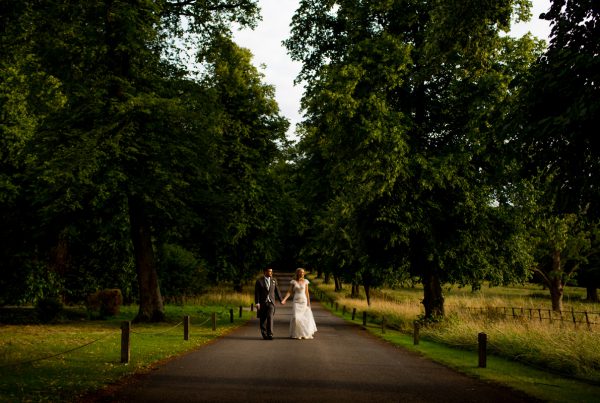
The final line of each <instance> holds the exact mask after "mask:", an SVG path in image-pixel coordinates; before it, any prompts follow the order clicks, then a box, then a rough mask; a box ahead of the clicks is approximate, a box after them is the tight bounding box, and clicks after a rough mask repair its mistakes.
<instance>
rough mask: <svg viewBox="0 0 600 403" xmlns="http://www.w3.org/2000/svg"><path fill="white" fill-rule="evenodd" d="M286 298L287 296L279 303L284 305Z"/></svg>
mask: <svg viewBox="0 0 600 403" xmlns="http://www.w3.org/2000/svg"><path fill="white" fill-rule="evenodd" d="M286 300H287V297H286V298H284V299H282V300H281V305H285V301H286Z"/></svg>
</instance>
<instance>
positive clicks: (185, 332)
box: [183, 315, 190, 340]
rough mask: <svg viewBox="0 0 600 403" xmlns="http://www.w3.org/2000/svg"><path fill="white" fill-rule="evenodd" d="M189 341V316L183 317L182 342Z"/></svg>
mask: <svg viewBox="0 0 600 403" xmlns="http://www.w3.org/2000/svg"><path fill="white" fill-rule="evenodd" d="M189 339H190V315H185V316H184V317H183V340H189Z"/></svg>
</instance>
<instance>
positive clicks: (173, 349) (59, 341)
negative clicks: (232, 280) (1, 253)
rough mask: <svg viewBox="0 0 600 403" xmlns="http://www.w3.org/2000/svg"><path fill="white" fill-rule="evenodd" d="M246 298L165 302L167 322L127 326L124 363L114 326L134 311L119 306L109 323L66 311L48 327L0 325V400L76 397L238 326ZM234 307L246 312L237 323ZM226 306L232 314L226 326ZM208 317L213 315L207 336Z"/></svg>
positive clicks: (220, 296)
mask: <svg viewBox="0 0 600 403" xmlns="http://www.w3.org/2000/svg"><path fill="white" fill-rule="evenodd" d="M250 301H251V299H250V296H249V295H242V296H231V297H230V296H228V295H227V293H217V294H215V293H213V294H212V296H210V297H209V298H208V299H205V301H198V302H200V303H202V302H203V303H202V304H201V305H185V306H175V305H167V306H166V307H165V311H166V315H167V318H168V321H167V322H165V323H158V324H133V325H132V328H131V334H130V340H131V359H130V362H129V363H128V364H122V363H121V362H120V360H121V329H120V326H121V323H122V322H123V321H129V320H131V319H133V318H134V317H135V315H136V313H137V307H136V306H127V307H122V308H121V312H120V314H119V315H118V316H116V317H113V318H110V319H108V320H93V321H90V320H85V315H84V313H83V311H82V310H81V309H79V312H77V309H71V310H70V312H69V313H70V314H69V317H70V319H68V320H62V321H59V322H57V323H53V324H22V325H13V324H10V325H0V401H1V402H65V401H73V400H76V399H77V398H79V397H81V396H83V395H85V394H86V393H89V392H93V391H97V390H101V389H102V388H104V387H106V386H107V385H110V384H111V383H114V382H116V381H118V380H119V379H121V378H123V377H126V376H129V375H133V374H136V373H141V372H145V371H148V370H150V369H151V368H152V367H153V366H154V365H156V364H157V363H159V362H161V361H164V360H166V359H169V358H171V357H174V356H178V355H180V354H182V353H184V352H187V351H191V350H194V349H197V348H198V347H200V346H202V345H203V344H206V343H207V342H209V341H211V340H214V339H215V338H217V337H219V336H221V335H223V334H225V333H227V332H230V331H231V330H232V329H234V328H237V327H239V326H241V325H242V324H244V323H246V322H247V321H248V320H249V319H250V318H251V317H252V313H251V312H250V311H249V306H250V303H251V302H250ZM240 306H244V307H245V308H244V309H243V311H242V317H241V318H240V317H239V307H240ZM230 309H233V311H234V322H233V323H231V322H230ZM213 312H214V313H215V314H216V318H217V326H216V330H214V331H213V330H212V320H211V316H212V313H213ZM184 315H189V316H190V319H191V326H190V335H189V340H187V341H186V340H184V337H183V323H182V320H183V317H184ZM76 318H79V319H76Z"/></svg>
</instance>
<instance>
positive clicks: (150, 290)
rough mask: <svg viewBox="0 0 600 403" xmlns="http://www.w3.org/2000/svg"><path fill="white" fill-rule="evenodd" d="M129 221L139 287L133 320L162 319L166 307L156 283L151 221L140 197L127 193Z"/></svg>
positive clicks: (156, 320)
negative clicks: (137, 303) (138, 296)
mask: <svg viewBox="0 0 600 403" xmlns="http://www.w3.org/2000/svg"><path fill="white" fill-rule="evenodd" d="M129 221H130V225H131V240H132V242H133V252H134V255H135V267H136V270H137V277H138V285H139V289H140V309H139V312H138V314H137V316H136V317H135V319H134V322H161V321H164V320H165V311H164V306H163V300H162V297H161V295H160V288H159V285H158V275H157V272H156V261H155V259H154V249H153V248H152V237H151V232H150V224H149V222H148V218H147V217H146V215H145V212H144V209H143V205H142V202H141V200H140V199H139V197H136V196H129Z"/></svg>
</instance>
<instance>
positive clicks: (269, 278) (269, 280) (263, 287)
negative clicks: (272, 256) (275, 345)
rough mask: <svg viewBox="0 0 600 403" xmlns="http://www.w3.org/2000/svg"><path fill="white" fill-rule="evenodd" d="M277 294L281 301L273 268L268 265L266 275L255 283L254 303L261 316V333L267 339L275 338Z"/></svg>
mask: <svg viewBox="0 0 600 403" xmlns="http://www.w3.org/2000/svg"><path fill="white" fill-rule="evenodd" d="M275 296H277V299H278V300H279V302H281V295H280V294H279V287H277V280H275V279H274V278H273V269H272V268H270V267H267V268H265V271H264V277H261V278H259V279H258V280H256V284H255V285H254V303H255V304H256V310H257V311H258V317H259V318H260V333H261V334H262V337H263V339H265V340H273V316H274V315H275Z"/></svg>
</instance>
